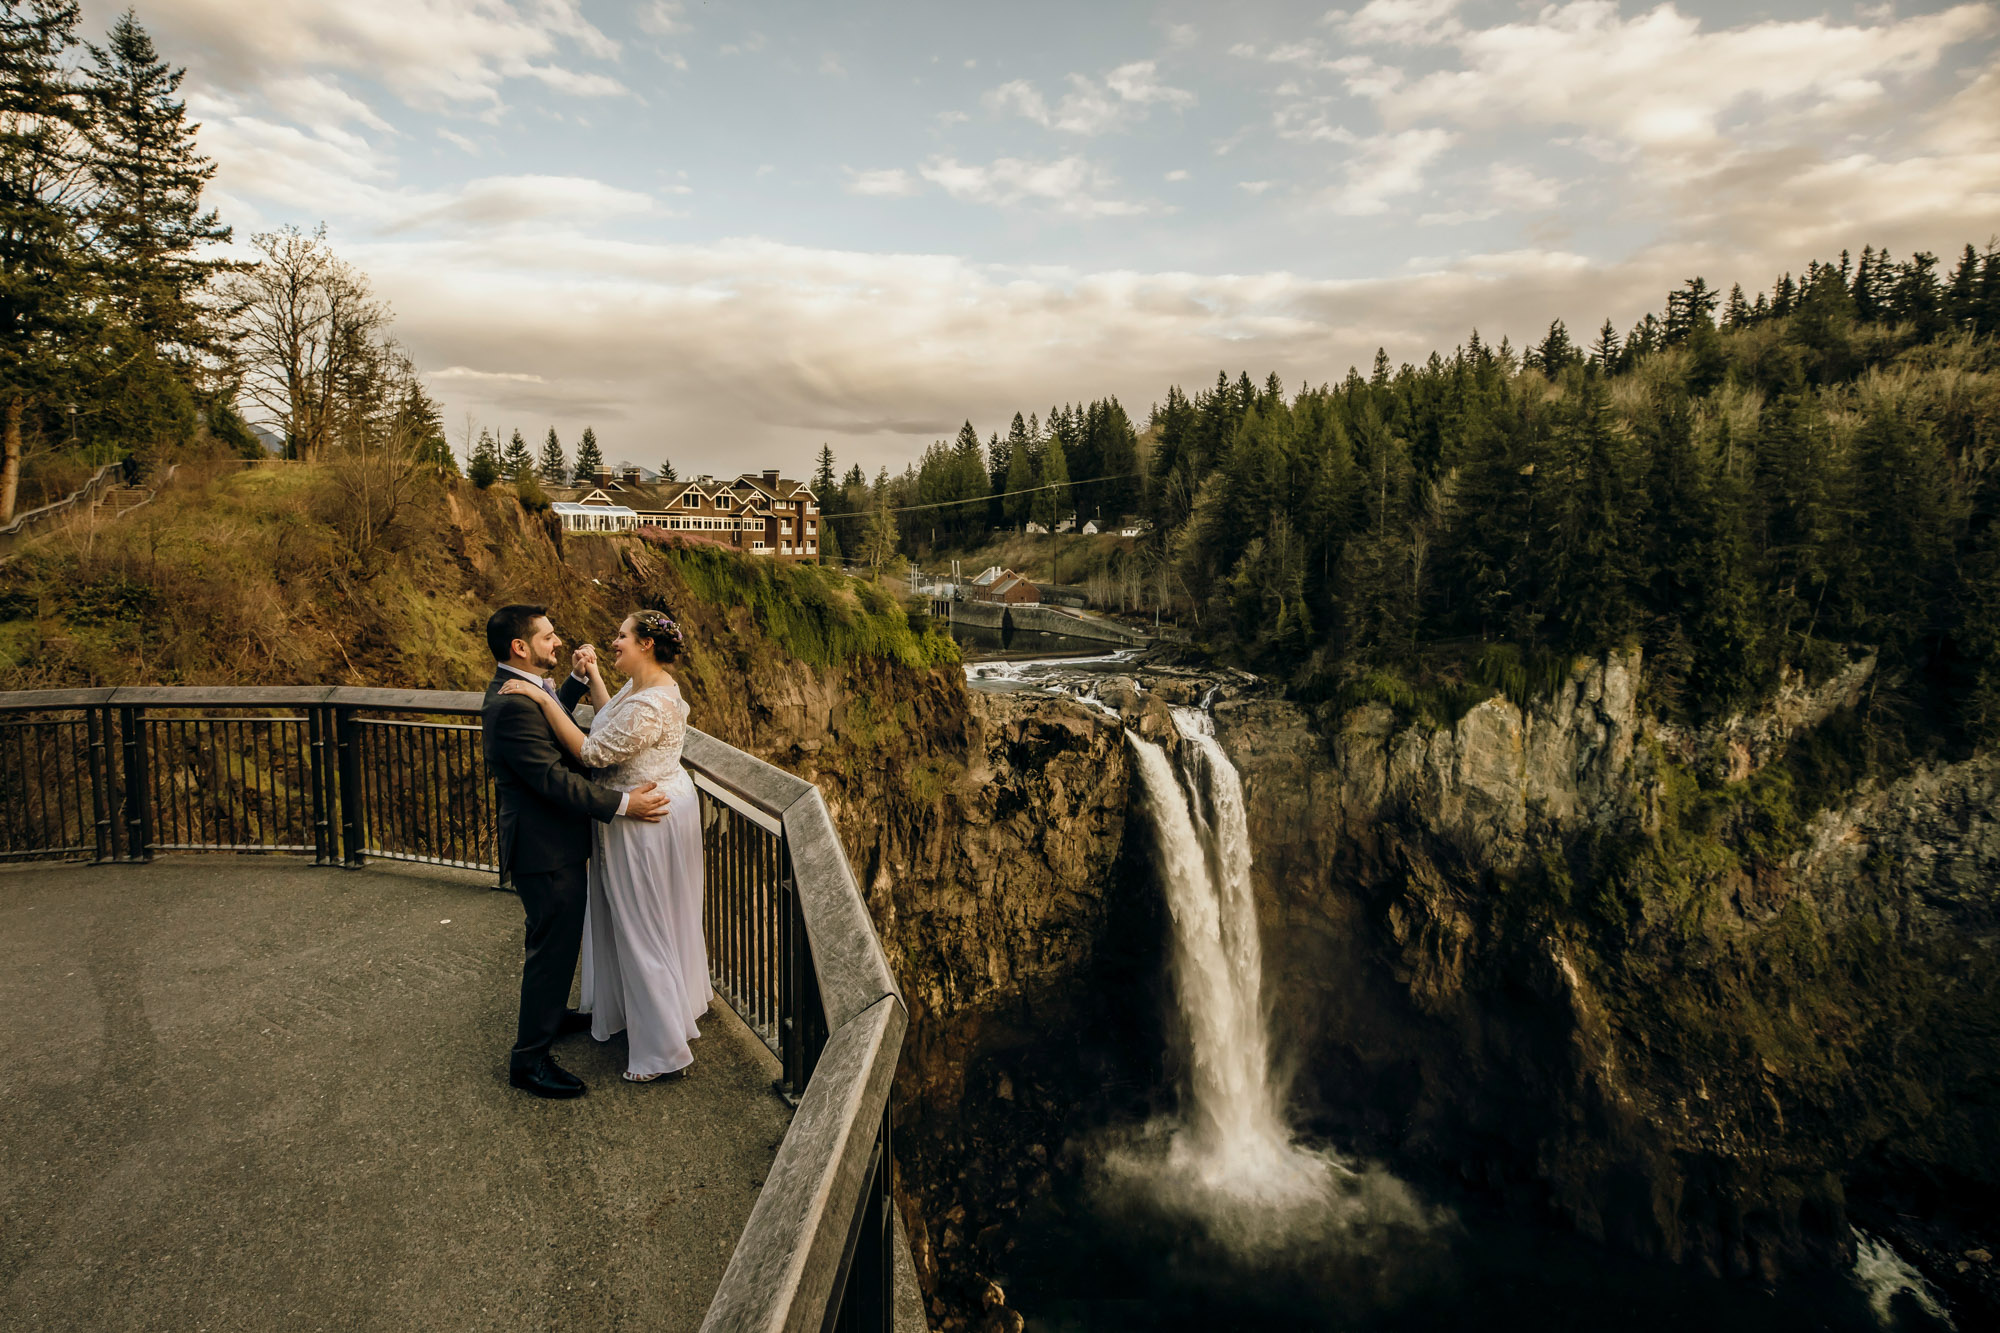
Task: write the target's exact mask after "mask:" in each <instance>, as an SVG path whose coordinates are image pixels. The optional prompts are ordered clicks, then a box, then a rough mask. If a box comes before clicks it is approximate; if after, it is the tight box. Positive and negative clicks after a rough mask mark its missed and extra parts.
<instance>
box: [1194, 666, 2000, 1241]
mask: <svg viewBox="0 0 2000 1333" xmlns="http://www.w3.org/2000/svg"><path fill="white" fill-rule="evenodd" d="M1872 665H1873V663H1872V661H1869V660H1866V659H1864V660H1862V661H1860V662H1857V663H1855V664H1854V665H1853V666H1852V667H1851V668H1850V669H1849V670H1847V671H1845V672H1843V673H1841V674H1839V675H1838V676H1836V677H1835V678H1834V679H1833V680H1831V681H1828V682H1824V683H1822V684H1820V685H1819V686H1817V687H1816V688H1813V689H1807V688H1806V687H1805V685H1804V684H1803V682H1798V681H1791V682H1788V683H1787V687H1786V689H1785V691H1784V692H1783V693H1781V695H1780V696H1779V698H1778V700H1777V701H1776V703H1775V704H1774V706H1772V707H1771V708H1769V709H1766V710H1763V711H1761V712H1760V713H1758V714H1755V715H1751V716H1747V717H1740V718H1732V719H1728V720H1726V721H1724V722H1722V723H1719V724H1716V725H1714V726H1711V727H1709V728H1705V729H1703V730H1702V731H1700V732H1698V733H1683V732H1677V731H1675V730H1673V729H1670V728H1664V727H1660V726H1657V725H1655V724H1653V723H1652V722H1650V721H1649V720H1648V719H1647V718H1646V717H1645V716H1644V715H1643V713H1642V711H1641V710H1640V708H1639V706H1638V703H1637V698H1638V694H1639V688H1638V687H1639V683H1640V682H1639V671H1640V663H1639V662H1638V660H1637V657H1636V655H1632V656H1613V657H1610V658H1607V659H1604V660H1600V661H1596V662H1591V663H1586V664H1582V665H1580V666H1579V667H1578V668H1577V669H1576V670H1575V672H1574V673H1573V674H1572V675H1571V677H1570V679H1569V680H1568V681H1567V682H1566V683H1565V684H1564V685H1563V686H1562V687H1561V688H1560V689H1559V690H1558V691H1556V692H1555V694H1554V696H1553V697H1551V698H1547V699H1540V700H1535V701H1533V702H1531V703H1530V704H1529V706H1527V707H1526V708H1522V707H1520V706H1518V705H1517V704H1515V703H1513V702H1510V701H1508V700H1506V699H1498V698H1496V699H1491V700H1488V701H1487V702H1485V703H1482V704H1480V705H1478V706H1476V707H1474V708H1472V709H1471V710H1470V711H1468V712H1467V713H1466V714H1465V715H1464V716H1463V717H1462V718H1460V719H1459V720H1458V721H1457V722H1456V723H1455V724H1454V725H1452V726H1449V727H1425V726H1421V725H1401V724H1399V723H1398V722H1397V720H1396V719H1395V718H1394V716H1393V715H1392V714H1391V713H1390V711H1389V709H1387V708H1386V707H1383V706H1381V705H1367V706H1363V707H1361V708H1358V709H1354V710H1352V711H1350V712H1348V713H1346V714H1345V715H1341V716H1337V717H1332V718H1320V719H1315V718H1313V717H1312V716H1310V715H1308V714H1307V713H1306V712H1305V711H1304V710H1303V709H1301V708H1299V707H1298V706H1296V705H1295V704H1292V703H1289V702H1285V701H1283V700H1279V699H1274V698H1257V697H1244V698H1238V699H1234V700H1225V701H1223V702H1220V703H1218V705H1217V707H1216V709H1215V714H1216V721H1217V733H1218V736H1219V737H1220V738H1221V740H1222V742H1223V744H1224V745H1225V747H1226V748H1227V749H1228V750H1229V752H1230V754H1231V755H1232V757H1233V758H1234V759H1235V761H1236V762H1237V764H1238V766H1239V768H1240V769H1241V771H1242V773H1243V778H1244V783H1245V787H1246V790H1247V792H1248V794H1249V806H1250V810H1251V812H1252V820H1253V836H1254V840H1255V844H1256V849H1257V866H1256V883H1257V887H1258V892H1259V894H1260V899H1261V903H1262V914H1263V917H1264V921H1265V933H1266V939H1267V952H1266V959H1267V973H1268V975H1269V979H1268V981H1267V990H1268V992H1269V993H1270V994H1271V995H1272V996H1273V997H1274V998H1273V1005H1274V1016H1273V1017H1274V1026H1275V1028H1276V1029H1277V1032H1278V1035H1279V1041H1278V1046H1279V1048H1280V1049H1281V1050H1288V1051H1290V1052H1293V1053H1294V1055H1295V1057H1296V1068H1295V1069H1294V1070H1293V1071H1291V1072H1293V1073H1294V1075H1295V1078H1296V1082H1295V1097H1296V1099H1297V1100H1298V1102H1300V1103H1301V1104H1302V1105H1304V1106H1305V1107H1306V1108H1307V1110H1308V1112H1309V1114H1310V1115H1311V1117H1312V1120H1313V1123H1314V1124H1315V1125H1316V1126H1317V1127H1318V1128H1320V1129H1321V1130H1323V1131H1325V1132H1329V1133H1332V1134H1335V1135H1336V1136H1338V1137H1340V1138H1342V1139H1344V1140H1346V1141H1348V1142H1353V1143H1358V1144H1360V1145H1362V1146H1364V1147H1368V1148H1371V1149H1374V1150H1378V1151H1383V1152H1388V1153H1393V1154H1395V1155H1397V1156H1398V1157H1399V1159H1401V1160H1406V1161H1410V1160H1414V1161H1417V1162H1426V1163H1430V1164H1432V1165H1434V1166H1435V1167H1437V1168H1438V1169H1442V1170H1446V1171H1449V1172H1451V1173H1454V1174H1456V1175H1459V1176H1461V1177H1463V1178H1465V1179H1467V1180H1468V1181H1469V1182H1471V1183H1473V1184H1475V1185H1477V1186H1478V1187H1479V1188H1481V1189H1483V1190H1487V1191H1494V1192H1498V1193H1500V1194H1502V1195H1505V1196H1507V1197H1509V1198H1510V1199H1512V1200H1513V1201H1514V1202H1515V1203H1516V1204H1517V1205H1518V1206H1520V1207H1522V1208H1524V1209H1528V1210H1530V1211H1533V1212H1537V1213H1540V1214H1542V1215H1545V1216H1550V1217H1553V1218H1554V1219H1556V1220H1559V1221H1561V1222H1563V1223H1566V1224H1568V1225H1571V1226H1574V1227H1576V1228H1577V1229H1579V1230H1580V1231H1582V1232H1583V1233H1585V1234H1587V1235H1590V1236H1593V1237H1597V1238H1600V1239H1602V1240H1604V1241H1606V1242H1607V1243H1610V1244H1613V1245H1615V1246H1618V1247H1619V1248H1623V1249H1629V1250H1634V1251H1637V1252H1639V1253H1642V1254H1649V1255H1654V1256H1658V1257H1660V1258H1663V1259H1667V1260H1671V1261H1676V1262H1685V1263H1692V1264H1695V1265H1698V1266H1700V1267H1703V1268H1706V1269H1709V1270H1712V1271H1716V1272H1723V1273H1731V1274H1754V1275H1763V1276H1774V1275H1776V1274H1777V1273H1779V1272H1781V1271H1784V1270H1786V1269H1788V1268H1792V1267H1795V1266H1800V1265H1809V1264H1814V1263H1819V1262H1825V1261H1827V1260H1829V1259H1833V1258H1837V1257H1839V1256H1840V1255H1842V1254H1843V1253H1844V1249H1845V1247H1846V1245H1847V1243H1848V1240H1847V1237H1848V1231H1847V1224H1848V1220H1849V1215H1850V1212H1851V1211H1860V1212H1862V1213H1864V1214H1866V1213H1867V1212H1868V1210H1869V1208H1870V1207H1871V1206H1876V1202H1875V1201H1878V1200H1880V1199H1881V1198H1883V1197H1885V1196H1886V1194H1887V1193H1888V1192H1893V1191H1896V1190H1903V1191H1907V1190H1909V1189H1911V1188H1918V1189H1920V1190H1921V1191H1922V1192H1924V1193H1926V1194H1927V1195H1928V1196H1929V1198H1928V1199H1927V1201H1926V1204H1925V1206H1926V1207H1930V1208H1942V1209H1944V1210H1946V1211H1950V1210H1951V1209H1952V1208H1953V1207H1954V1206H1962V1205H1967V1204H1969V1203H1970V1202H1971V1201H1972V1200H1975V1199H1977V1198H1980V1197H1990V1194H1988V1193H1987V1192H1990V1191H1991V1190H1992V1189H1993V1187H1994V1186H1995V1184H1996V1183H2000V1180H1996V1177H2000V1152H1996V1150H1995V1147H1994V1145H1993V1141H1992V1136H1993V1131H1994V1129H1995V1128H1996V1109H2000V1108H1996V1105H1995V1101H1994V1096H1993V1093H1994V1082H1993V1078H1994V1075H1993V1071H1994V1070H1995V1068H2000V1059H1996V1057H2000V1034H1997V1033H1996V1022H1995V1020H1996V1018H2000V1005H1996V979H2000V969H1996V967H1995V960H1994V953H1993V944H1994V942H1995V939H1996V927H1997V926H2000V923H1997V922H1996V908H2000V804H1996V798H2000V757H1996V756H1993V755H1986V756H1983V757H1979V758H1975V759H1971V760H1968V761H1965V762H1960V763H1955V764H1945V765H1940V766H1933V767H1918V768H1916V769H1915V770H1914V771H1910V772H1907V773H1905V774H1904V775H1903V776H1901V777H1899V778H1896V779H1895V780H1893V781H1889V782H1886V783H1878V782H1876V781H1873V780H1862V781H1860V782H1859V783H1858V784H1857V785H1854V786H1852V787H1850V788H1845V789H1842V788H1839V787H1838V786H1837V785H1836V787H1835V789H1834V790H1833V792H1832V799H1831V800H1830V801H1828V802H1827V804H1826V806H1825V808H1822V809H1817V810H1809V809H1806V808H1805V807H1806V806H1808V805H1809V804H1811V802H1809V801H1806V800H1804V799H1802V793H1801V791H1800V790H1799V788H1800V787H1801V786H1802V785H1803V782H1804V777H1805V775H1804V773H1803V771H1788V770H1785V769H1782V768H1780V767H1779V766H1778V761H1779V759H1780V757H1781V756H1782V755H1784V754H1785V753H1786V747H1787V744H1788V742H1792V741H1793V740H1794V739H1795V738H1799V739H1803V738H1805V737H1807V736H1808V735H1809V734H1810V733H1811V731H1812V729H1813V728H1816V727H1821V726H1832V725H1835V723H1836V722H1837V720H1838V719H1839V718H1841V717H1843V716H1846V714H1845V713H1844V711H1843V710H1846V709H1851V708H1852V707H1853V706H1854V705H1855V704H1856V703H1857V702H1858V701H1859V700H1860V698H1861V695H1862V691H1863V690H1864V688H1865V687H1866V685H1867V684H1868V683H1869V678H1870V671H1871V668H1872ZM1328 722H1331V723H1332V725H1331V726H1328V725H1326V724H1327V723H1328ZM1316 723H1317V724H1318V725H1316ZM1913 1182H1914V1184H1913ZM1850 1194H1854V1195H1855V1196H1856V1197H1854V1198H1850ZM1913 1243H1915V1244H1917V1245H1918V1247H1919V1248H1921V1244H1922V1238H1921V1237H1918V1238H1914V1239H1913Z"/></svg>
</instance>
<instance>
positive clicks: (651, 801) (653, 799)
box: [625, 782, 669, 824]
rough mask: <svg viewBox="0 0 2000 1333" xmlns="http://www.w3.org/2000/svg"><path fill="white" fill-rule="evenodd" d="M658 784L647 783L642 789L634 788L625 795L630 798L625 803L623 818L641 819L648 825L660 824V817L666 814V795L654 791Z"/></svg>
mask: <svg viewBox="0 0 2000 1333" xmlns="http://www.w3.org/2000/svg"><path fill="white" fill-rule="evenodd" d="M659 785H660V784H659V783H657V782H649V783H647V784H646V785H645V786H643V787H634V788H633V789H632V790H631V791H630V792H628V793H626V794H627V796H629V797H630V799H629V800H627V801H626V802H625V818H627V819H642V820H644V821H645V822H646V823H648V824H657V823H659V822H660V816H661V815H664V814H665V813H667V805H668V804H669V802H668V800H667V794H666V793H665V792H662V791H656V790H655V788H657V787H658V786H659Z"/></svg>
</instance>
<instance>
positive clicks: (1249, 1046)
mask: <svg viewBox="0 0 2000 1333" xmlns="http://www.w3.org/2000/svg"><path fill="white" fill-rule="evenodd" d="M1173 719H1174V726H1175V729H1176V730H1177V732H1178V733H1179V739H1178V741H1177V742H1176V743H1175V745H1174V749H1173V754H1172V756H1171V757H1170V756H1169V754H1168V752H1167V751H1166V750H1165V749H1163V748H1162V747H1161V746H1158V745H1155V744H1153V743H1152V742H1150V741H1147V740H1144V739H1142V738H1141V737H1139V736H1138V735H1136V734H1134V733H1132V732H1127V733H1126V739H1127V740H1128V741H1130V742H1131V744H1132V749H1133V753H1134V754H1135V755H1136V757H1137V760H1138V768H1139V779H1140V783H1141V786H1142V787H1143V789H1144V798H1145V807H1146V810H1147V813H1148V814H1149V815H1150V816H1151V818H1152V821H1153V827H1154V829H1155V832H1156V836H1157V841H1158V850H1159V866H1160V874H1161V878H1162V880H1163V881H1164V884H1163V887H1164V889H1165V893H1166V899H1167V909H1168V912H1169V914H1170V916H1171V917H1172V919H1173V933H1174V950H1173V984H1174V995H1175V1000H1176V1001H1177V1003H1178V1006H1179V1009H1180V1014H1181V1018H1182V1022H1183V1026H1184V1028H1185V1030H1186V1033H1187V1040H1188V1052H1187V1055H1188V1078H1187V1087H1186V1089H1185V1096H1184V1098H1183V1102H1182V1106H1181V1115H1180V1118H1179V1122H1178V1123H1177V1124H1176V1125H1174V1126H1173V1127H1172V1128H1171V1130H1170V1138H1169V1140H1168V1145H1167V1153H1166V1159H1165V1161H1164V1163H1162V1164H1160V1165H1162V1166H1163V1167H1164V1173H1163V1177H1164V1178H1163V1182H1162V1183H1168V1182H1170V1183H1171V1184H1172V1185H1173V1187H1174V1191H1175V1192H1176V1193H1179V1194H1184V1195H1185V1194H1192V1195H1194V1196H1197V1197H1191V1198H1186V1199H1184V1200H1183V1202H1185V1203H1188V1204H1190V1205H1194V1206H1197V1207H1199V1206H1201V1205H1202V1202H1203V1200H1202V1199H1201V1198H1200V1197H1198V1196H1206V1197H1207V1201H1208V1202H1209V1203H1211V1204H1213V1203H1227V1202H1235V1203H1239V1204H1252V1203H1254V1204H1256V1205H1257V1206H1258V1207H1259V1208H1260V1209H1270V1208H1275V1209H1280V1210H1282V1209H1284V1208H1286V1207H1295V1206H1297V1205H1300V1204H1304V1203H1308V1202H1312V1201H1316V1200H1321V1199H1324V1198H1326V1197H1327V1195H1328V1192H1329V1189H1330V1188H1331V1186H1332V1184H1333V1183H1334V1181H1335V1179H1336V1178H1337V1177H1343V1176H1346V1175H1348V1174H1350V1173H1349V1171H1348V1169H1347V1168H1346V1167H1345V1166H1344V1165H1343V1164H1341V1163H1340V1162H1339V1161H1338V1160H1337V1159H1335V1158H1334V1157H1333V1156H1332V1155H1331V1154H1329V1153H1324V1152H1316V1151H1313V1150H1310V1149H1308V1148H1305V1147H1303V1146H1301V1145H1299V1144H1298V1143H1296V1142H1295V1141H1294V1139H1293V1135H1292V1132H1291V1129H1290V1127H1289V1126H1288V1125H1287V1124H1286V1121H1285V1117H1284V1113H1283V1110H1282V1108H1281V1106H1280V1105H1279V1094H1278V1089H1277V1088H1276V1087H1275V1086H1274V1085H1273V1083H1272V1079H1271V1055H1270V1036H1269V1033H1268V1030H1267V1026H1266V1023H1265V1015H1264V1004H1263V966H1264V965H1263V949H1262V946H1261V945H1260V944H1259V942H1258V935H1257V909H1256V902H1255V900H1254V897H1253V895H1252V891H1251V886H1250V856H1251V850H1250V828H1249V821H1248V819H1247V818H1246V816H1245V812H1244V804H1243V783H1242V780H1241V779H1240V778H1239V777H1238V775H1237V772H1236V766H1235V765H1234V764H1232V763H1230V762H1229V756H1228V755H1227V754H1225V753H1224V752H1223V749H1222V746H1221V745H1220V744H1218V743H1217V741H1216V739H1215V732H1214V727H1213V724H1212V722H1211V721H1210V718H1209V715H1208V714H1207V713H1206V712H1205V711H1202V710H1199V709H1193V708H1176V709H1174V710H1173ZM1128 1165H1129V1164H1128Z"/></svg>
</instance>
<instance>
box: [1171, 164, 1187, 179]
mask: <svg viewBox="0 0 2000 1333" xmlns="http://www.w3.org/2000/svg"><path fill="white" fill-rule="evenodd" d="M1166 178H1167V179H1168V180H1170V181H1184V180H1186V179H1187V178H1188V173H1187V168H1185V167H1179V168H1176V169H1175V170H1173V171H1169V172H1168V173H1167V176H1166Z"/></svg>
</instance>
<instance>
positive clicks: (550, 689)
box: [536, 676, 562, 703]
mask: <svg viewBox="0 0 2000 1333" xmlns="http://www.w3.org/2000/svg"><path fill="white" fill-rule="evenodd" d="M536 683H537V684H539V685H540V686H541V687H542V689H543V691H544V692H545V693H546V694H547V695H548V696H549V698H551V699H554V700H555V701H556V702H557V703H561V702H562V696H561V695H560V694H557V693H556V687H555V685H554V684H553V683H552V682H551V681H550V680H549V678H548V677H547V676H542V677H540V678H539V679H538V680H537V681H536Z"/></svg>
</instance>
